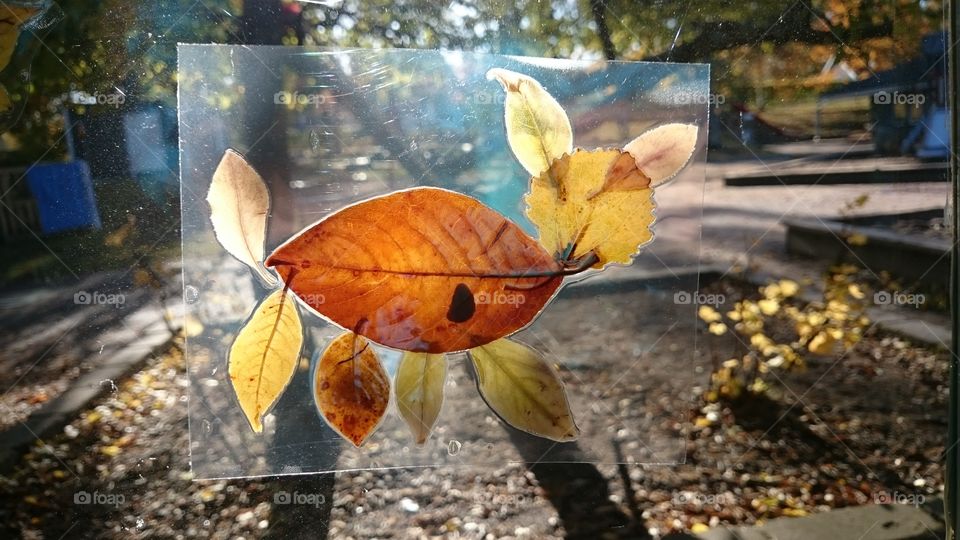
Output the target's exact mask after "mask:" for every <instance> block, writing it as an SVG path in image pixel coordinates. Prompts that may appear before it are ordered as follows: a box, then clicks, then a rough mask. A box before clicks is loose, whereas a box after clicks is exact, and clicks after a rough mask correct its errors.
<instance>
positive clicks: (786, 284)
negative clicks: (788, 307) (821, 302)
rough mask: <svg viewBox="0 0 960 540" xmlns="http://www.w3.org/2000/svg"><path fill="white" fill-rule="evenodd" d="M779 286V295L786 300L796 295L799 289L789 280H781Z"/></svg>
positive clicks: (794, 282) (795, 283)
mask: <svg viewBox="0 0 960 540" xmlns="http://www.w3.org/2000/svg"><path fill="white" fill-rule="evenodd" d="M779 285H780V294H782V295H783V296H785V297H788V298H789V297H791V296H793V295H795V294H797V291H798V290H799V289H800V286H799V285H797V282H796V281H792V280H789V279H781V280H780V283H779Z"/></svg>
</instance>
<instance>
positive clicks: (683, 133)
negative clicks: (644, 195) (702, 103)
mask: <svg viewBox="0 0 960 540" xmlns="http://www.w3.org/2000/svg"><path fill="white" fill-rule="evenodd" d="M697 132H698V128H697V126H695V125H693V124H666V125H663V126H660V127H658V128H655V129H651V130H650V131H647V132H645V133H644V134H642V135H640V136H639V137H637V138H636V139H634V140H632V141H630V142H629V143H627V145H626V146H624V147H623V149H624V150H625V151H626V152H627V153H629V154H630V155H631V156H633V159H634V160H635V161H636V164H637V168H638V169H640V170H641V171H643V173H644V174H645V175H646V176H647V177H648V178H649V179H650V186H651V187H656V186H659V185H660V184H663V183H664V182H666V181H667V180H670V179H671V178H673V177H674V176H676V175H677V173H678V172H680V170H681V169H683V167H684V166H685V165H686V164H687V162H688V161H690V157H691V156H693V151H694V149H696V147H697Z"/></svg>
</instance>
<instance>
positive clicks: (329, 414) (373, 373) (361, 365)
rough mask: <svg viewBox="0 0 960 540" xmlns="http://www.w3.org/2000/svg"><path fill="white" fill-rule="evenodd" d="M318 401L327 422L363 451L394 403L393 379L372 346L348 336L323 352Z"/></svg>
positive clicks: (316, 390) (318, 371)
mask: <svg viewBox="0 0 960 540" xmlns="http://www.w3.org/2000/svg"><path fill="white" fill-rule="evenodd" d="M314 399H315V401H316V404H317V408H318V409H319V410H320V414H321V415H322V416H323V418H324V420H326V421H327V423H328V424H330V427H332V428H333V429H334V430H335V431H336V432H337V433H339V434H340V435H341V436H342V437H343V438H344V439H346V440H348V441H350V442H351V443H353V445H354V446H357V447H359V446H360V445H362V444H363V442H364V441H365V440H367V437H369V436H370V435H371V434H372V433H373V432H374V431H375V430H376V429H377V426H378V425H380V421H381V420H382V419H383V415H384V413H385V412H386V410H387V404H388V403H389V402H390V379H389V378H388V377H387V372H386V371H384V370H383V366H382V365H380V360H379V359H378V358H377V354H376V352H374V350H373V348H372V347H371V346H370V342H368V341H367V340H366V339H364V338H362V337H361V336H358V335H356V334H354V333H353V332H344V333H342V334H340V335H339V336H337V337H336V338H334V340H333V341H332V342H331V343H330V345H328V346H327V348H326V350H325V351H323V355H321V357H320V363H319V364H318V365H317V369H316V376H315V380H314Z"/></svg>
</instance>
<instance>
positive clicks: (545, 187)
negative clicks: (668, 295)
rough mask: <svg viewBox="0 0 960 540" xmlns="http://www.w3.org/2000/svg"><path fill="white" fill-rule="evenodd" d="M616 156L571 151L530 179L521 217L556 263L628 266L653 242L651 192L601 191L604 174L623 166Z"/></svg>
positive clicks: (620, 156)
mask: <svg viewBox="0 0 960 540" xmlns="http://www.w3.org/2000/svg"><path fill="white" fill-rule="evenodd" d="M624 155H625V153H624V152H622V151H620V150H593V151H586V150H577V151H576V152H574V153H573V154H571V155H568V156H564V157H562V158H561V159H559V160H557V161H554V162H553V164H552V165H551V167H550V172H549V174H548V173H544V174H542V175H540V176H538V177H535V178H533V179H532V180H531V182H530V192H529V193H528V194H527V197H526V202H527V217H529V218H530V221H532V222H533V223H534V224H535V225H536V226H537V229H538V230H539V232H540V243H541V244H542V245H543V247H544V248H546V249H547V251H549V252H551V253H554V254H556V257H558V258H560V259H563V260H569V259H581V258H583V257H587V256H588V255H589V254H591V253H592V254H593V255H595V256H596V261H595V264H593V267H594V268H602V267H603V266H605V265H607V264H610V263H624V264H626V263H629V262H630V260H631V258H632V257H633V256H634V255H635V254H636V253H637V250H638V249H639V248H640V247H641V246H643V245H644V244H646V243H647V242H649V241H650V240H652V239H653V232H652V230H651V227H652V226H653V222H654V219H655V216H654V200H653V190H652V189H650V188H649V187H644V188H636V189H612V190H607V189H604V183H605V181H606V178H607V172H608V171H609V170H610V169H611V168H614V167H617V166H618V164H622V163H623V161H622V160H623V156H624Z"/></svg>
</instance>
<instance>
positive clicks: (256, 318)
mask: <svg viewBox="0 0 960 540" xmlns="http://www.w3.org/2000/svg"><path fill="white" fill-rule="evenodd" d="M302 345H303V327H302V326H301V324H300V316H299V315H298V314H297V306H296V303H295V302H294V300H293V298H291V297H290V295H288V294H287V293H286V291H283V290H277V291H276V292H274V293H273V294H271V295H270V296H268V297H267V299H266V300H264V301H263V302H262V303H261V304H260V305H259V306H257V309H256V311H254V313H253V316H252V317H251V318H250V320H249V321H247V323H246V324H245V325H244V326H243V328H241V329H240V333H239V334H237V338H236V339H235V340H234V342H233V345H232V346H231V347H230V356H229V357H228V365H229V372H230V382H231V383H232V384H233V390H234V392H236V394H237V399H238V400H239V401H240V407H241V408H242V409H243V412H244V414H245V415H246V416H247V420H248V421H249V422H250V427H252V428H253V430H254V431H256V432H257V433H260V432H261V431H263V424H262V423H261V421H262V419H263V415H264V414H266V413H267V411H268V410H269V409H270V407H271V406H272V405H273V404H274V403H275V402H276V401H277V398H279V397H280V394H281V393H283V390H284V388H286V386H287V384H288V383H289V382H290V379H291V378H292V377H293V373H294V370H295V369H296V367H297V363H298V362H299V360H300V348H301V346H302Z"/></svg>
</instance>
